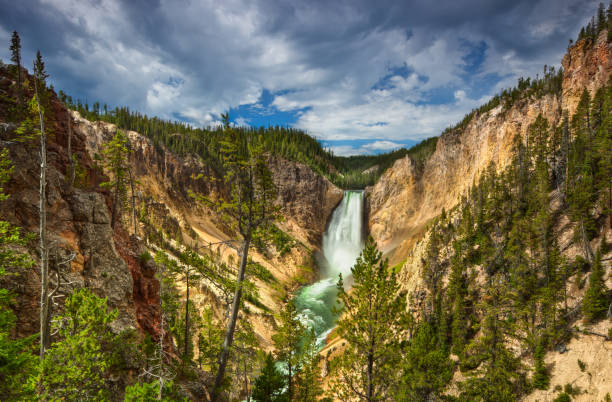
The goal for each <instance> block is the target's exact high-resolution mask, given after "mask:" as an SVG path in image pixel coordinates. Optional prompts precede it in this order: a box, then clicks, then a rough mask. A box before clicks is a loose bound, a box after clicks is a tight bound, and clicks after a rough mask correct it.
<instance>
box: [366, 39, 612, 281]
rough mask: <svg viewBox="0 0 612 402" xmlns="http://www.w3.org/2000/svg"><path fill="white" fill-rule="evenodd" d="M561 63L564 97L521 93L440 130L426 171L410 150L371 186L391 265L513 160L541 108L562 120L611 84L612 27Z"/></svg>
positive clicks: (377, 231) (374, 217)
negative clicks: (493, 170) (610, 35)
mask: <svg viewBox="0 0 612 402" xmlns="http://www.w3.org/2000/svg"><path fill="white" fill-rule="evenodd" d="M562 64H563V68H564V75H563V89H562V95H561V96H554V95H545V96H543V97H541V98H538V99H522V100H520V101H518V102H516V103H515V104H514V105H513V106H512V107H510V108H509V109H508V110H504V108H503V106H502V105H499V106H497V107H496V108H494V109H492V110H490V111H488V112H486V113H483V114H476V115H475V116H474V117H473V118H472V120H471V121H470V122H469V123H468V124H467V126H466V127H465V128H464V129H455V130H451V131H448V132H446V133H444V134H442V135H441V136H440V138H439V140H438V143H437V146H436V150H435V152H434V153H433V154H432V156H431V157H430V158H429V160H428V161H427V162H426V163H425V167H424V169H423V172H422V173H421V174H417V171H416V169H415V166H414V163H413V161H412V160H411V159H410V157H409V156H406V157H405V158H403V159H401V160H398V161H396V162H395V164H394V165H393V166H392V167H391V168H390V169H388V170H387V171H386V172H385V173H384V174H383V175H382V177H381V178H380V180H379V181H378V182H377V183H376V184H375V185H374V186H372V187H370V188H368V189H367V199H368V214H369V222H368V224H369V229H370V233H371V235H372V236H373V237H374V239H375V240H376V242H377V244H378V246H379V247H380V249H381V250H382V251H383V252H384V253H385V254H386V255H387V256H388V257H389V259H390V261H391V263H392V264H397V263H401V262H403V261H405V260H406V259H407V257H408V256H409V255H410V254H412V252H413V247H414V245H415V242H416V241H417V240H418V239H420V238H421V237H422V235H423V233H424V231H425V227H426V225H427V223H428V222H429V221H430V220H431V219H432V218H434V217H436V216H437V215H439V214H440V213H441V211H442V209H443V208H444V209H446V210H449V209H451V208H452V207H454V206H455V205H457V203H458V202H459V200H460V198H461V196H462V195H463V194H465V193H466V191H467V190H468V189H469V187H470V186H472V184H473V183H474V182H475V181H476V180H477V179H478V177H479V175H480V174H481V173H482V172H483V171H484V169H485V168H486V167H487V166H488V165H489V164H490V163H494V164H495V166H496V167H497V169H502V168H503V167H505V166H507V165H508V163H510V162H511V159H512V146H513V143H514V141H515V137H516V136H521V137H523V138H524V137H525V135H526V133H527V129H528V127H529V125H530V124H531V123H533V121H534V120H535V119H536V117H537V116H538V115H539V114H540V113H541V114H542V115H543V116H544V117H545V118H546V119H547V120H548V121H549V123H550V125H551V126H557V125H558V124H559V123H560V120H561V118H562V113H563V112H564V111H567V112H569V115H570V116H571V114H572V113H573V112H574V111H575V109H576V106H577V104H578V102H579V100H580V95H581V94H582V91H583V90H584V88H586V89H588V90H589V91H590V92H591V93H592V94H593V93H594V92H595V91H596V90H597V89H598V88H600V87H602V86H603V85H604V84H605V83H606V82H607V80H608V77H609V76H610V72H612V49H611V46H610V44H609V43H607V32H605V31H604V32H602V33H601V35H599V37H598V39H597V41H596V42H595V43H592V42H590V40H581V41H579V42H577V43H576V44H575V45H574V46H573V47H572V48H571V49H570V50H569V51H568V53H567V54H566V55H565V57H564V58H563V62H562ZM406 268H407V269H410V268H409V267H406Z"/></svg>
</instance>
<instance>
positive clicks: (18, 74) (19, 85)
mask: <svg viewBox="0 0 612 402" xmlns="http://www.w3.org/2000/svg"><path fill="white" fill-rule="evenodd" d="M17 101H18V102H19V106H21V105H22V102H21V58H19V60H18V61H17Z"/></svg>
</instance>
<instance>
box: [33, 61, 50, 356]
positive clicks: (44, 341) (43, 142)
mask: <svg viewBox="0 0 612 402" xmlns="http://www.w3.org/2000/svg"><path fill="white" fill-rule="evenodd" d="M38 55H40V52H39V53H38ZM43 66H44V65H43ZM44 75H45V74H44V71H43V70H42V69H41V66H40V64H39V63H37V62H34V89H35V92H36V105H37V107H38V117H39V119H40V189H39V193H38V195H39V204H38V210H39V217H40V219H39V220H40V222H39V232H40V233H39V235H40V358H41V359H42V358H43V357H44V355H45V350H46V349H47V348H48V347H49V346H50V344H49V335H50V334H49V330H50V328H49V318H50V317H49V247H48V244H47V136H46V135H45V122H44V115H43V109H42V108H41V106H40V94H39V89H38V84H39V80H40V81H42V80H44V78H43V77H44Z"/></svg>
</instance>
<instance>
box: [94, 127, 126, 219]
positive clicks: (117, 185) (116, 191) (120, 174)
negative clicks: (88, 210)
mask: <svg viewBox="0 0 612 402" xmlns="http://www.w3.org/2000/svg"><path fill="white" fill-rule="evenodd" d="M102 155H103V157H104V158H103V163H104V167H105V168H106V169H108V171H109V172H111V174H112V177H111V179H110V180H108V181H105V182H103V183H101V186H102V187H105V188H108V189H109V190H110V191H111V192H112V194H113V208H112V213H111V226H112V227H115V223H116V221H117V217H118V216H119V214H120V213H121V209H122V208H123V206H125V204H126V202H127V186H128V160H127V158H128V139H127V137H126V136H125V133H124V132H123V131H122V130H117V133H115V136H114V137H113V139H112V140H111V141H110V142H108V143H107V144H105V145H104V146H103V148H102Z"/></svg>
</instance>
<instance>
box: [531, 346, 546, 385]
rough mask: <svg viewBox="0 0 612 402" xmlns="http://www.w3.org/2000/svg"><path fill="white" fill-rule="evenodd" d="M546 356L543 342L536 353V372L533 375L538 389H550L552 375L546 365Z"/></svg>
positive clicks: (534, 383)
mask: <svg viewBox="0 0 612 402" xmlns="http://www.w3.org/2000/svg"><path fill="white" fill-rule="evenodd" d="M544 354H545V353H544V347H543V346H542V342H540V343H539V344H538V346H537V347H536V350H535V353H534V360H535V371H534V373H533V386H534V387H535V388H537V389H548V388H549V387H550V374H549V373H548V369H547V368H546V365H545V363H544Z"/></svg>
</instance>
